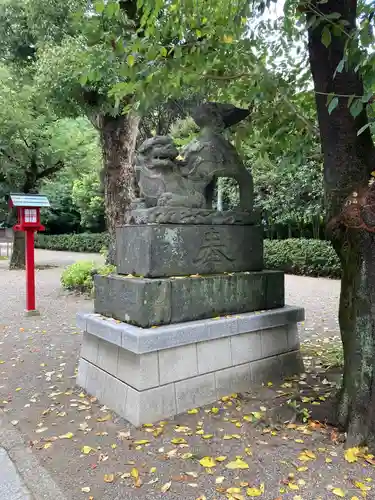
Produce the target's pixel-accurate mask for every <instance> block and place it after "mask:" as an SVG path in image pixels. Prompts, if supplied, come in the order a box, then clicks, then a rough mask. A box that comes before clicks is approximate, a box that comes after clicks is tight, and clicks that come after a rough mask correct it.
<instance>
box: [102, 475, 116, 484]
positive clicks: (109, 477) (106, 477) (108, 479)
mask: <svg viewBox="0 0 375 500" xmlns="http://www.w3.org/2000/svg"><path fill="white" fill-rule="evenodd" d="M114 480H115V475H114V474H104V482H105V483H113V481H114Z"/></svg>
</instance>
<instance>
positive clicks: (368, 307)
mask: <svg viewBox="0 0 375 500" xmlns="http://www.w3.org/2000/svg"><path fill="white" fill-rule="evenodd" d="M312 7H313V10H314V9H316V10H318V11H320V13H321V14H322V16H323V22H322V23H321V24H320V25H319V26H318V27H317V28H309V30H308V31H309V56H310V65H311V70H312V75H313V79H314V85H315V91H316V92H317V93H316V104H317V111H318V120H319V127H320V135H321V143H322V150H323V154H324V188H325V202H326V209H327V229H328V234H329V237H330V239H331V241H332V243H333V246H334V248H335V250H336V252H337V254H338V255H339V258H340V260H341V265H342V281H341V296H340V305H339V322H340V330H341V337H342V341H343V346H344V377H343V386H342V389H341V393H340V398H339V408H338V419H339V424H340V425H341V427H342V428H343V429H344V430H346V431H347V436H348V437H347V445H348V446H356V445H362V444H369V445H372V446H373V445H374V444H375V378H374V375H375V372H374V370H375V233H374V232H373V228H371V227H370V226H367V228H366V227H365V225H364V224H363V218H362V219H361V217H360V213H362V214H364V216H365V217H367V218H372V217H371V214H370V213H369V209H370V208H371V207H369V206H367V205H368V200H369V197H371V196H372V195H371V190H372V188H369V179H370V174H371V171H372V170H373V169H374V162H373V159H374V145H373V142H372V139H371V135H370V132H369V130H368V129H367V130H365V131H364V132H363V133H362V134H360V135H359V136H358V135H357V134H358V130H359V129H360V128H361V127H362V126H363V125H365V124H366V123H367V115H366V112H365V111H363V112H362V113H361V114H360V115H359V116H358V117H357V118H353V116H352V115H351V113H350V110H349V107H348V98H347V97H339V105H338V107H337V108H336V109H334V110H333V111H332V113H331V114H329V113H328V108H327V94H330V93H335V94H336V95H337V94H338V95H356V96H362V95H363V83H362V80H361V78H360V75H359V74H358V73H356V72H354V70H352V69H348V70H344V71H342V72H341V73H337V74H336V76H334V75H335V71H336V68H337V66H338V64H339V63H340V61H341V60H342V58H343V55H344V45H345V42H346V37H347V36H348V34H349V33H350V32H352V31H353V30H354V29H355V23H356V15H357V12H356V11H357V2H356V1H355V0H330V1H329V2H328V3H319V2H318V1H316V2H313V3H312ZM333 12H338V13H339V14H340V15H341V17H340V20H346V21H348V23H349V24H348V25H347V27H346V30H347V34H343V35H341V36H334V35H332V41H331V44H330V45H329V46H328V48H326V47H325V46H324V45H323V43H322V41H321V38H322V30H323V29H324V27H325V26H329V27H330V28H331V25H330V24H329V22H328V21H327V22H326V21H324V19H325V16H327V15H329V14H331V13H333ZM312 15H313V14H312V13H310V12H308V13H307V17H308V18H311V16H312ZM320 93H323V94H320ZM365 212H366V213H367V215H366V213H365Z"/></svg>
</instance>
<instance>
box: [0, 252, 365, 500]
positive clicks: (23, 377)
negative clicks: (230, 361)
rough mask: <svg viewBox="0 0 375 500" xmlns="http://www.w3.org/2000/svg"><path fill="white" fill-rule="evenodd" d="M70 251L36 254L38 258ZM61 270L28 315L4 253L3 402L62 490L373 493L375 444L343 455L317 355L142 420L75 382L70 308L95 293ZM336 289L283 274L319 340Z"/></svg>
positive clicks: (307, 495)
mask: <svg viewBox="0 0 375 500" xmlns="http://www.w3.org/2000/svg"><path fill="white" fill-rule="evenodd" d="M81 257H82V258H84V256H81ZM75 258H76V257H75V256H74V255H73V256H72V254H68V255H67V254H62V253H57V252H53V255H52V253H49V254H48V255H46V253H43V251H38V253H37V260H38V263H39V264H40V265H46V264H47V265H48V266H54V265H58V266H64V265H66V264H68V263H70V262H71V259H75ZM92 258H93V259H96V258H97V257H95V256H92ZM60 274H61V267H52V268H47V269H43V270H40V271H38V273H37V288H38V307H39V309H40V311H41V313H42V315H41V317H36V318H25V317H24V315H23V308H24V273H23V272H18V271H8V270H7V269H6V265H5V263H4V261H0V297H1V303H0V407H1V408H2V409H3V411H5V412H6V415H7V418H8V419H9V421H11V422H12V425H13V426H14V427H15V428H17V429H19V430H20V431H21V432H22V434H23V435H24V438H25V442H26V443H27V445H28V446H29V447H31V449H32V450H33V453H34V454H35V455H36V456H37V457H38V459H39V460H40V461H41V463H42V465H43V466H44V467H45V468H46V469H47V470H48V471H49V472H50V474H51V475H52V476H53V478H54V479H55V481H56V482H57V483H58V485H59V486H60V488H61V489H62V490H63V491H64V493H65V495H66V498H67V499H74V500H76V499H86V500H88V499H91V500H98V499H103V500H115V499H118V500H120V499H126V498H129V499H132V498H141V499H157V498H167V499H168V498H169V499H187V500H190V499H192V500H197V499H201V500H203V499H210V500H213V499H218V500H219V499H221V498H229V499H237V500H240V499H242V498H253V497H259V498H263V499H264V500H274V499H280V498H281V499H293V500H300V499H303V500H308V499H330V498H336V497H339V498H340V497H341V498H349V499H355V498H363V497H364V496H366V495H367V498H370V499H371V498H375V494H374V489H375V485H374V481H375V469H374V464H375V461H374V459H373V457H372V455H369V454H367V452H366V450H350V451H349V452H346V454H345V451H344V448H343V444H342V441H343V439H344V436H341V435H340V434H339V433H338V432H337V431H336V430H335V428H333V427H330V426H329V425H328V424H326V422H325V418H326V416H327V415H329V414H330V409H331V405H330V403H329V401H330V398H331V397H332V396H333V395H334V394H335V390H336V383H337V376H333V375H332V376H331V374H326V373H325V372H324V369H323V367H321V366H319V363H317V359H314V361H315V363H314V370H313V373H308V374H306V375H302V376H301V377H298V378H295V379H292V380H287V381H281V382H280V383H278V384H276V383H271V381H266V380H265V381H264V385H263V387H260V388H258V389H257V390H254V391H253V392H252V393H248V394H244V395H228V397H226V398H222V400H220V401H218V402H217V403H215V404H213V405H210V406H209V407H205V408H193V409H192V410H191V411H190V412H188V413H186V414H183V415H179V416H177V417H176V418H175V419H173V420H169V421H165V422H158V423H156V424H155V425H151V424H150V425H149V426H144V427H142V428H141V429H135V428H134V427H132V426H131V425H130V424H128V423H127V422H125V421H124V420H123V419H121V418H118V417H117V416H116V415H115V414H113V413H112V412H111V411H110V410H109V409H107V408H105V407H102V406H101V405H100V404H99V402H98V401H95V400H93V399H91V398H90V397H89V396H87V395H86V394H84V393H82V392H81V391H80V389H79V388H77V387H76V386H75V370H76V366H77V361H78V356H79V349H80V343H81V333H80V332H78V331H77V329H76V327H75V314H76V312H77V311H85V310H86V311H89V310H91V308H92V303H91V301H90V300H87V299H85V298H84V297H77V296H73V295H67V294H65V293H63V292H62V291H61V288H60V285H59V278H60ZM338 293H339V284H338V282H336V281H330V280H316V279H312V278H311V279H309V278H301V277H295V276H293V277H287V297H288V303H291V304H292V303H294V304H298V305H304V306H305V307H306V309H307V319H306V321H305V323H304V324H303V325H301V336H302V337H303V338H309V339H310V340H311V339H313V342H314V344H317V345H318V346H319V345H321V346H322V347H321V348H322V349H324V338H326V343H330V342H331V341H330V340H329V338H330V336H332V335H333V334H337V323H336V320H335V312H334V310H335V307H336V306H337V297H338ZM317 349H318V348H317ZM313 357H314V356H313ZM307 361H308V363H309V362H311V361H312V360H311V359H310V360H307ZM308 366H309V365H307V367H308ZM327 401H328V403H327ZM311 412H312V413H311ZM304 420H305V421H304ZM0 446H1V443H0Z"/></svg>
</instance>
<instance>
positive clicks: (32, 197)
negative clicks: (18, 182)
mask: <svg viewBox="0 0 375 500" xmlns="http://www.w3.org/2000/svg"><path fill="white" fill-rule="evenodd" d="M10 200H11V203H12V205H13V206H14V207H49V206H50V203H49V201H48V198H47V196H45V195H44V194H23V193H11V194H10Z"/></svg>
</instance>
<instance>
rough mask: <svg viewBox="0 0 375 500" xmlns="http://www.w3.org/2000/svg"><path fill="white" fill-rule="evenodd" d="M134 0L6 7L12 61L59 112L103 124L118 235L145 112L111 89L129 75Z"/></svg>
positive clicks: (109, 198)
mask: <svg viewBox="0 0 375 500" xmlns="http://www.w3.org/2000/svg"><path fill="white" fill-rule="evenodd" d="M135 4H136V2H135V1H133V0H131V1H126V2H119V1H114V0H109V1H108V2H102V1H96V2H93V3H89V4H88V3H87V2H86V1H84V0H73V1H72V2H59V1H58V0H48V1H45V0H37V1H34V0H33V1H31V0H26V1H25V2H20V1H19V0H6V1H5V2H4V3H3V4H2V5H1V6H0V36H1V37H2V39H3V40H4V41H5V43H6V49H5V52H4V57H5V58H6V60H7V61H11V62H13V63H14V64H16V65H17V67H18V69H19V71H21V69H22V71H23V72H27V73H28V75H30V76H31V77H32V78H33V79H34V80H35V81H36V82H37V85H38V88H39V91H40V92H41V93H42V94H43V95H44V96H45V98H46V99H48V100H49V102H50V103H51V105H53V107H54V110H55V112H56V113H58V115H59V116H60V117H66V116H73V117H76V116H80V115H82V114H85V115H86V116H87V117H88V118H89V119H90V121H91V122H92V123H93V124H94V125H95V127H96V128H97V129H98V131H99V134H100V139H101V145H102V152H103V166H104V171H103V176H102V179H103V184H104V193H105V209H106V218H107V226H108V230H109V232H110V234H111V235H112V239H113V238H114V233H115V227H116V225H117V224H118V223H121V222H122V220H123V215H124V211H125V209H126V207H127V206H128V203H129V202H130V201H131V199H132V198H133V196H134V190H135V188H136V185H135V182H134V179H135V177H134V170H133V162H132V159H133V153H134V148H135V141H136V136H137V129H138V121H139V118H138V116H137V115H136V114H135V113H133V112H131V111H129V112H127V113H124V112H123V111H124V108H125V107H126V105H127V104H128V103H129V100H130V98H131V97H129V96H127V97H126V98H123V99H121V100H117V99H116V98H114V97H111V96H109V94H108V91H109V89H110V88H111V87H112V86H113V85H115V84H116V83H117V82H118V81H120V80H121V79H122V77H121V70H120V68H119V63H118V57H117V54H118V51H121V48H122V47H123V45H124V44H125V43H126V39H127V38H128V36H129V34H130V33H133V32H134V30H135V26H136V23H137V11H136V9H135ZM121 61H122V59H121ZM110 259H111V260H113V259H114V254H113V246H112V251H111V252H110Z"/></svg>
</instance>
